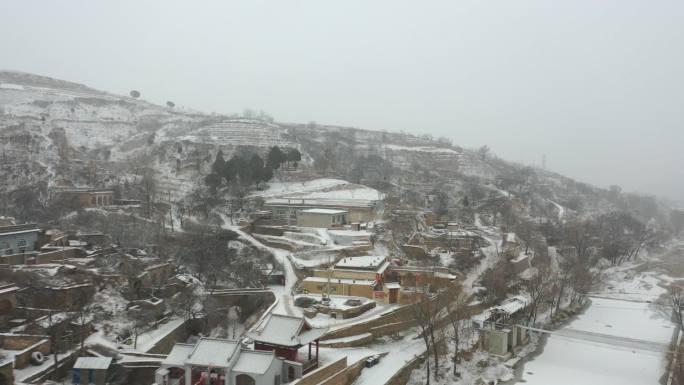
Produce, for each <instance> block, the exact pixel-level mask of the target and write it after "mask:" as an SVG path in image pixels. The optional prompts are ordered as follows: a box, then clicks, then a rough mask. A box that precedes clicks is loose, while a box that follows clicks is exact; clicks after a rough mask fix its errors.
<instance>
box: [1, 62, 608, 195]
mask: <svg viewBox="0 0 684 385" xmlns="http://www.w3.org/2000/svg"><path fill="white" fill-rule="evenodd" d="M275 145H277V146H281V147H291V148H298V149H299V150H300V151H301V152H302V162H301V167H300V168H299V170H298V173H292V172H290V173H286V172H284V173H281V174H280V175H279V177H280V178H297V175H299V176H302V177H303V176H313V175H316V176H337V177H342V178H345V179H348V180H351V181H353V182H355V183H365V184H369V185H372V186H373V187H377V188H381V189H383V191H386V192H391V190H393V189H395V188H397V187H398V186H402V188H403V189H405V188H406V186H415V188H416V191H415V192H418V193H421V194H422V193H429V192H430V191H431V190H433V189H436V188H447V189H454V190H458V189H463V188H464V186H466V185H467V184H469V183H475V184H489V185H490V189H497V188H499V187H501V183H500V182H501V181H502V180H503V181H505V179H506V177H507V176H510V175H516V173H521V172H522V173H524V172H529V170H527V171H524V170H525V168H524V167H522V166H519V165H515V164H512V163H508V162H504V161H502V160H500V159H497V158H496V157H493V156H490V155H488V154H484V153H482V152H478V151H474V150H468V149H464V148H461V147H458V146H455V145H452V144H451V143H450V142H449V141H447V140H444V139H440V140H435V139H433V138H431V137H427V136H424V137H418V136H414V135H408V134H405V133H397V132H380V131H372V130H361V129H357V128H349V127H337V126H321V125H316V124H296V123H277V122H275V123H274V122H267V121H261V120H254V119H244V118H239V117H235V116H232V117H228V116H221V115H209V114H202V113H198V112H195V111H189V110H182V109H178V108H175V109H174V108H168V107H163V106H158V105H155V104H152V103H148V102H146V101H144V100H139V99H134V98H130V97H127V96H120V95H114V94H110V93H106V92H102V91H98V90H95V89H92V88H89V87H87V86H84V85H81V84H76V83H71V82H67V81H63V80H57V79H52V78H48V77H43V76H37V75H32V74H25V73H18V72H8V71H4V72H0V159H2V160H3V161H2V164H1V165H0V178H2V180H3V181H7V183H3V184H2V185H0V193H3V192H4V193H7V194H2V195H3V196H5V197H6V198H5V201H4V202H0V208H2V207H5V208H6V207H7V206H8V205H11V204H12V200H14V199H17V196H16V191H21V189H22V188H23V187H30V188H32V189H33V190H34V191H35V192H37V194H38V195H39V196H41V197H42V198H41V199H45V197H46V196H47V191H48V188H49V186H50V185H51V183H53V182H54V181H55V180H57V179H68V180H70V181H72V182H73V183H74V184H75V185H76V186H94V187H115V188H117V187H120V189H122V190H123V186H126V185H128V184H130V183H131V182H136V181H140V180H141V179H142V178H143V177H145V176H152V177H153V178H154V179H155V181H156V182H157V183H156V195H157V197H158V198H159V199H160V200H163V201H168V202H171V203H174V202H180V201H181V200H183V199H184V198H185V197H187V196H188V195H189V194H191V193H192V192H193V191H194V190H196V189H197V187H198V186H201V185H202V180H203V177H204V176H205V175H206V174H207V173H209V172H210V169H211V163H212V162H213V159H214V157H215V154H216V152H217V151H218V150H219V149H221V150H222V151H223V153H224V154H225V155H226V156H231V154H232V153H233V152H235V151H238V150H240V149H241V148H249V149H252V150H254V151H257V152H262V153H263V154H265V153H266V152H267V151H268V148H269V147H271V146H275ZM532 174H533V175H532V176H531V177H534V178H536V179H535V184H536V185H543V186H547V190H548V191H546V192H544V191H542V193H543V194H541V196H539V197H537V198H538V199H539V200H540V201H541V202H545V204H548V202H547V200H553V201H554V202H557V203H559V204H560V205H563V206H566V205H568V206H569V204H568V203H569V202H571V201H573V200H576V198H577V195H578V194H582V195H583V197H584V198H586V197H587V196H589V197H590V198H591V199H584V201H585V202H589V203H588V204H589V205H593V206H595V207H594V208H599V207H601V206H605V205H606V202H605V199H603V195H604V194H605V192H604V191H603V190H599V189H595V188H593V187H591V186H586V185H582V184H577V183H576V182H574V181H572V180H570V179H568V178H564V177H562V176H560V175H556V174H553V173H548V172H545V171H542V170H535V171H534V172H533V173H532ZM523 179H524V178H523ZM497 186H499V187H497ZM578 186H579V187H578ZM526 188H527V187H526V186H506V185H505V183H503V189H505V190H516V189H517V190H516V191H514V192H515V193H517V194H522V193H524V192H525V189H526ZM13 192H14V195H13ZM536 194H540V192H539V191H537V192H536Z"/></svg>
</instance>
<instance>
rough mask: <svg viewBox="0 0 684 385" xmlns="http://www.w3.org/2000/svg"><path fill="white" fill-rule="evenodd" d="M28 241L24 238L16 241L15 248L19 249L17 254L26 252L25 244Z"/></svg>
mask: <svg viewBox="0 0 684 385" xmlns="http://www.w3.org/2000/svg"><path fill="white" fill-rule="evenodd" d="M27 245H28V243H27V242H26V239H20V240H18V241H17V248H18V249H19V254H23V253H25V252H26V246H27Z"/></svg>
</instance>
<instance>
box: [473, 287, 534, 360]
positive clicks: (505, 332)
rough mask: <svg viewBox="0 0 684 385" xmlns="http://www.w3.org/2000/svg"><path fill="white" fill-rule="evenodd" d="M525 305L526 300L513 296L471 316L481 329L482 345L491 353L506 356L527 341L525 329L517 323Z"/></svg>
mask: <svg viewBox="0 0 684 385" xmlns="http://www.w3.org/2000/svg"><path fill="white" fill-rule="evenodd" d="M526 307H527V300H526V299H525V298H524V297H521V296H515V297H512V298H509V299H507V300H505V301H504V302H502V303H501V304H500V305H498V306H493V307H490V308H489V309H486V310H485V311H483V312H482V314H478V315H476V316H475V317H473V321H474V322H475V324H477V326H478V327H479V328H480V330H481V338H482V340H481V345H482V347H483V348H484V349H486V350H487V351H488V352H490V353H491V354H495V355H497V356H502V357H506V356H508V355H509V354H510V353H511V352H513V351H514V349H515V348H517V347H518V346H520V345H523V344H525V343H527V341H528V335H527V330H526V329H524V328H521V327H520V326H518V325H517V322H518V321H519V319H520V318H521V316H522V314H523V311H524V310H525V308H526Z"/></svg>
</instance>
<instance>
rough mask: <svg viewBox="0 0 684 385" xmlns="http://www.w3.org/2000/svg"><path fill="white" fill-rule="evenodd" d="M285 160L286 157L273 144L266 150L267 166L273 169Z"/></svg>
mask: <svg viewBox="0 0 684 385" xmlns="http://www.w3.org/2000/svg"><path fill="white" fill-rule="evenodd" d="M286 160H287V157H286V156H285V154H284V153H283V152H282V151H281V150H280V147H278V146H273V147H271V150H270V151H269V152H268V155H267V157H266V164H267V165H268V167H270V168H272V169H274V170H275V169H278V168H280V165H281V164H283V162H285V161H286Z"/></svg>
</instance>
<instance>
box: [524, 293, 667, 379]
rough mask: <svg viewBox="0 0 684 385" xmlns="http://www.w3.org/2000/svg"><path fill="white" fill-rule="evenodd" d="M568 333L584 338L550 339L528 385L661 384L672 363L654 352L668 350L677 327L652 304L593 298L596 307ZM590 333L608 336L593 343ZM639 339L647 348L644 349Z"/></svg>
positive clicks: (532, 365) (531, 366)
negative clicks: (658, 347)
mask: <svg viewBox="0 0 684 385" xmlns="http://www.w3.org/2000/svg"><path fill="white" fill-rule="evenodd" d="M569 329H572V330H569ZM563 331H567V332H568V334H570V333H571V332H572V334H575V335H578V336H579V337H580V338H569V337H566V336H561V335H551V336H549V337H548V340H547V343H546V345H545V346H544V351H543V352H542V353H541V355H539V356H538V357H536V358H534V359H533V360H531V361H528V362H527V363H526V364H525V367H524V370H523V379H524V380H525V381H526V384H528V385H548V384H554V385H577V384H602V385H632V384H633V385H648V384H658V381H659V379H660V377H661V376H663V375H664V373H665V366H666V359H665V353H664V352H656V351H653V348H652V346H653V345H659V344H663V345H667V344H668V343H669V342H670V339H671V337H672V333H673V331H674V325H673V324H672V323H670V322H669V321H667V320H665V319H663V318H662V317H661V316H660V315H659V314H657V313H656V312H655V311H654V310H653V309H652V308H651V305H650V304H648V303H643V302H630V301H625V300H619V299H603V298H592V304H591V306H590V307H589V308H588V309H587V310H586V311H585V312H584V313H583V314H582V315H580V316H579V317H578V318H577V319H576V320H574V321H573V322H571V323H570V324H568V325H567V326H566V327H565V328H563V329H562V330H561V333H562V332H563ZM573 331H579V333H574V332H573ZM585 332H586V333H585ZM590 333H598V334H600V335H602V336H601V338H592V335H591V334H590ZM606 335H607V336H610V337H614V340H613V341H611V338H606V337H605V336H606ZM625 339H629V340H627V341H625ZM634 339H637V340H642V341H647V342H644V343H643V348H639V344H638V343H637V344H636V347H635V346H634V345H635V344H634V341H633V340H634ZM598 341H601V342H598ZM630 341H631V343H629V342H630ZM626 342H627V343H626Z"/></svg>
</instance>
